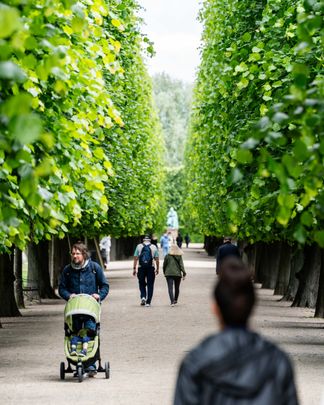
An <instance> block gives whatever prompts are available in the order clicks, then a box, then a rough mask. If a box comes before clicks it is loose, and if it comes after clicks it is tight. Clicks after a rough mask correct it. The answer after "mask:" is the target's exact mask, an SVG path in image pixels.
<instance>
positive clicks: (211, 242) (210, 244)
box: [204, 236, 223, 256]
mask: <svg viewBox="0 0 324 405" xmlns="http://www.w3.org/2000/svg"><path fill="white" fill-rule="evenodd" d="M222 243H223V239H222V238H216V236H205V240H204V249H205V250H206V252H207V254H208V256H215V255H216V252H217V248H218V247H219V246H220V245H221V244H222Z"/></svg>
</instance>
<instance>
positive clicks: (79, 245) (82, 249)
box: [72, 242, 90, 260]
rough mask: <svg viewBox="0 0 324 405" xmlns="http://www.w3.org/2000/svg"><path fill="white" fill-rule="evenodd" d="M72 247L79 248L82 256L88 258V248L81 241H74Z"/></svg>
mask: <svg viewBox="0 0 324 405" xmlns="http://www.w3.org/2000/svg"><path fill="white" fill-rule="evenodd" d="M73 249H76V250H79V251H80V252H81V253H82V256H83V258H84V259H85V260H86V259H89V257H90V254H89V251H88V248H87V246H86V245H85V244H84V243H83V242H77V243H74V245H73V246H72V250H73Z"/></svg>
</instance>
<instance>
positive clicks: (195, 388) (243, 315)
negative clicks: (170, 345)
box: [174, 257, 298, 405]
mask: <svg viewBox="0 0 324 405" xmlns="http://www.w3.org/2000/svg"><path fill="white" fill-rule="evenodd" d="M234 260H236V261H240V259H238V258H236V259H234V258H233V257H232V258H231V262H232V263H233V261H234ZM213 298H214V301H213V312H214V314H215V316H216V318H217V319H218V321H219V324H220V327H221V331H220V332H219V333H216V334H214V335H211V336H209V337H207V338H206V339H204V340H203V341H202V343H200V344H199V345H198V346H196V347H195V348H194V349H193V350H191V351H190V352H189V353H188V354H187V355H186V357H185V358H184V360H183V361H182V364H181V367H180V370H179V374H178V380H177V384H176V391H175V398H174V405H218V404H226V405H240V404H242V405H243V404H244V405H247V404H248V405H298V399H297V394H296V388H295V383H294V375H293V370H292V366H291V363H290V360H289V358H288V356H287V355H286V354H285V353H284V352H283V351H282V350H281V349H279V348H278V347H277V346H276V345H275V344H273V343H270V342H269V341H267V340H265V339H264V338H262V337H261V336H260V335H258V334H257V333H254V332H252V331H251V330H249V329H248V320H249V317H250V314H251V311H252V308H253V306H254V302H255V293H254V287H253V284H252V281H251V275H250V273H249V272H248V271H247V270H246V268H245V267H244V265H243V264H242V262H241V263H240V266H239V270H238V269H237V268H236V269H233V268H232V267H231V265H227V264H226V263H225V260H224V262H223V264H222V271H221V273H220V275H219V282H218V283H217V284H216V286H215V289H214V296H213Z"/></svg>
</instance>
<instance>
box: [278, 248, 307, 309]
mask: <svg viewBox="0 0 324 405" xmlns="http://www.w3.org/2000/svg"><path fill="white" fill-rule="evenodd" d="M303 265H304V249H303V248H300V247H299V246H298V245H296V246H294V247H293V248H292V251H291V264H290V276H289V282H288V286H287V289H286V291H285V293H284V296H283V297H282V298H281V300H282V301H293V300H294V299H295V296H296V293H297V290H298V285H299V281H298V279H297V277H296V274H297V273H299V272H300V271H301V269H302V267H303Z"/></svg>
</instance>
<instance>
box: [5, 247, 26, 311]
mask: <svg viewBox="0 0 324 405" xmlns="http://www.w3.org/2000/svg"><path fill="white" fill-rule="evenodd" d="M13 266H14V255H13V254H11V255H10V254H2V255H0V317H11V316H21V314H20V312H19V309H18V307H17V303H16V300H15V291H14V280H15V277H14V269H13Z"/></svg>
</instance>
